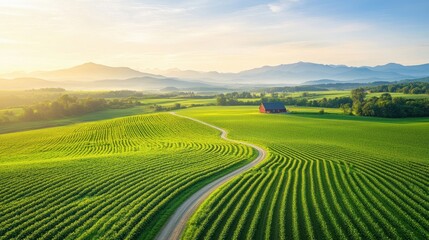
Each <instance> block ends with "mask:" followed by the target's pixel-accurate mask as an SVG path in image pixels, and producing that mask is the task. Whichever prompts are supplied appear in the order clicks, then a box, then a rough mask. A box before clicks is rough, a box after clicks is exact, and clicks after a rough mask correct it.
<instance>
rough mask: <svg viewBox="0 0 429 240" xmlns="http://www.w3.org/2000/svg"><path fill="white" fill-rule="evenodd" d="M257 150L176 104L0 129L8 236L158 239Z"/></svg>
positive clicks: (2, 214) (0, 222)
mask: <svg viewBox="0 0 429 240" xmlns="http://www.w3.org/2000/svg"><path fill="white" fill-rule="evenodd" d="M254 156H255V153H254V151H253V150H252V149H250V148H248V147H245V146H242V145H237V144H232V143H229V142H225V141H223V140H221V139H220V138H219V132H218V131H216V130H214V129H212V128H210V127H207V126H204V125H201V124H199V123H195V122H193V121H191V120H187V119H183V118H180V117H176V116H172V115H171V114H168V113H159V114H146V115H138V116H132V117H125V118H117V119H113V120H104V121H96V122H92V123H81V124H74V125H71V126H66V127H55V128H47V129H42V130H33V131H25V132H19V133H10V134H1V135H0V186H1V188H0V239H39V238H40V239H78V238H79V239H107V238H108V239H137V238H140V239H151V238H153V237H154V236H155V234H156V233H157V231H158V230H159V229H160V227H161V226H162V225H163V223H164V222H165V221H166V220H167V218H168V216H169V215H170V214H171V213H172V211H173V210H174V209H175V208H176V207H177V206H178V205H179V204H180V203H181V202H183V201H184V200H185V199H186V198H187V197H188V196H190V194H192V193H193V192H195V191H196V190H197V189H199V188H200V187H201V186H203V185H205V184H207V183H208V182H210V181H212V180H213V179H214V178H215V177H218V176H220V175H222V174H226V172H228V171H231V170H232V169H233V168H237V167H239V166H241V165H243V164H245V163H247V162H248V161H249V160H252V159H253V158H254Z"/></svg>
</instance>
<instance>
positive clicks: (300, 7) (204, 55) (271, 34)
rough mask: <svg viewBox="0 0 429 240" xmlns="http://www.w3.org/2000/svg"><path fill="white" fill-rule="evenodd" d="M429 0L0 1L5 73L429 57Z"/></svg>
mask: <svg viewBox="0 0 429 240" xmlns="http://www.w3.org/2000/svg"><path fill="white" fill-rule="evenodd" d="M427 12H429V1H427V0H408V1H403V0H402V1H397V0H347V1H345V0H278V1H270V0H268V1H264V0H260V1H257V0H228V1H219V0H213V1H212V0H183V1H182V0H147V1H137V0H121V1H119V0H105V1H95V0H67V1H55V0H26V1H23V0H13V1H11V0H9V1H7V0H0V72H3V73H4V72H13V71H35V70H52V69H59V68H64V67H71V66H74V65H78V64H82V63H85V62H96V63H100V64H106V65H110V66H128V67H132V68H135V69H138V70H145V69H153V68H158V69H169V68H179V69H193V70H200V71H221V72H236V71H240V70H245V69H250V68H254V67H260V66H264V65H278V64H286V63H293V62H298V61H306V62H316V63H324V64H346V65H351V66H365V65H371V66H372V65H380V64H385V63H389V62H397V63H401V64H405V65H413V64H422V63H428V62H429V19H428V18H427V16H425V15H427Z"/></svg>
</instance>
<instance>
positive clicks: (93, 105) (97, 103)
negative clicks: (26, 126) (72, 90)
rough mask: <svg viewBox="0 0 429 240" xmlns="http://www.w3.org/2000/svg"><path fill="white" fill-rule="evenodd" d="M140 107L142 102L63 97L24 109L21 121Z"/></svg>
mask: <svg viewBox="0 0 429 240" xmlns="http://www.w3.org/2000/svg"><path fill="white" fill-rule="evenodd" d="M136 105H140V102H138V101H133V100H130V99H114V100H106V99H104V98H84V99H79V98H77V97H75V96H70V95H67V94H66V95H62V96H61V97H59V98H58V99H57V100H54V101H51V102H42V103H38V104H35V105H32V106H26V107H24V113H23V114H22V116H21V120H24V121H34V120H46V119H57V118H62V117H69V116H78V115H83V114H86V113H90V112H96V111H101V110H105V109H109V108H112V109H120V108H130V107H133V106H136Z"/></svg>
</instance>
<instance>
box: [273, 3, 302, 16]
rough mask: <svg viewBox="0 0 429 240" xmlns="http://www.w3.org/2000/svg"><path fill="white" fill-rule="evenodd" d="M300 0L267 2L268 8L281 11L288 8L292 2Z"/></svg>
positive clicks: (277, 11)
mask: <svg viewBox="0 0 429 240" xmlns="http://www.w3.org/2000/svg"><path fill="white" fill-rule="evenodd" d="M299 1H300V0H282V1H279V2H276V3H270V4H268V8H269V9H270V10H271V12H273V13H279V12H282V11H284V10H286V9H288V8H290V7H291V6H292V5H293V4H295V3H297V2H299Z"/></svg>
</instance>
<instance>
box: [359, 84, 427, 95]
mask: <svg viewBox="0 0 429 240" xmlns="http://www.w3.org/2000/svg"><path fill="white" fill-rule="evenodd" d="M366 89H367V90H369V91H371V92H390V93H407V94H429V82H409V83H395V84H383V85H379V86H375V87H368V88H366Z"/></svg>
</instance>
